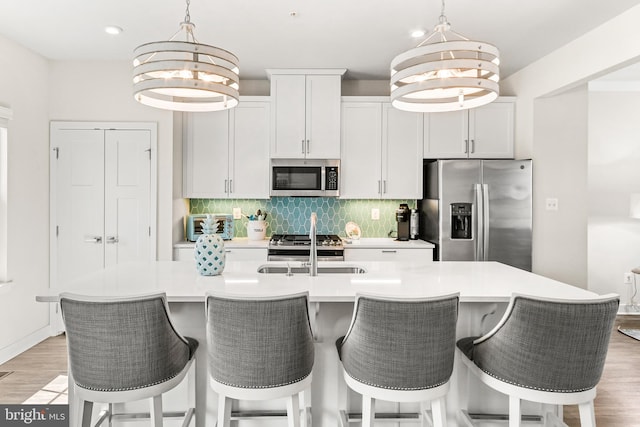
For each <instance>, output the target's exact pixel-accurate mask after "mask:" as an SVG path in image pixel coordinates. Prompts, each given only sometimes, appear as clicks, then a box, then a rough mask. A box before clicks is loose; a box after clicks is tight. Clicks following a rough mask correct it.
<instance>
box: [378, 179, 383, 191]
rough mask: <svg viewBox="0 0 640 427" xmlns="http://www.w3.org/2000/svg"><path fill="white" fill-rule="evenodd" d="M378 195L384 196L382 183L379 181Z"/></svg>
mask: <svg viewBox="0 0 640 427" xmlns="http://www.w3.org/2000/svg"><path fill="white" fill-rule="evenodd" d="M378 194H382V181H380V180H378Z"/></svg>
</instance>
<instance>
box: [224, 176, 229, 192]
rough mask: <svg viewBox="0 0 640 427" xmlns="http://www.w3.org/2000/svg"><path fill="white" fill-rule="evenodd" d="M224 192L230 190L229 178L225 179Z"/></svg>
mask: <svg viewBox="0 0 640 427" xmlns="http://www.w3.org/2000/svg"><path fill="white" fill-rule="evenodd" d="M224 192H225V193H228V192H229V180H228V179H225V180H224Z"/></svg>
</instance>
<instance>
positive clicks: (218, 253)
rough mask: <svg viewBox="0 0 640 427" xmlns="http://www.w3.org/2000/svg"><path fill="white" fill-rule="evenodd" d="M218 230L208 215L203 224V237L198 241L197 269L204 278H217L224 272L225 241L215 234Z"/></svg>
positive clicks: (195, 253)
mask: <svg viewBox="0 0 640 427" xmlns="http://www.w3.org/2000/svg"><path fill="white" fill-rule="evenodd" d="M216 228H217V226H216V224H215V222H214V221H213V219H212V218H211V215H207V218H206V219H205V220H204V221H203V222H202V235H200V237H198V240H197V241H196V248H195V252H194V256H195V260H196V269H197V270H198V273H200V274H201V275H203V276H217V275H218V274H221V273H222V272H223V271H224V265H225V251H224V240H222V238H221V237H220V236H219V235H218V234H216V233H215V230H216Z"/></svg>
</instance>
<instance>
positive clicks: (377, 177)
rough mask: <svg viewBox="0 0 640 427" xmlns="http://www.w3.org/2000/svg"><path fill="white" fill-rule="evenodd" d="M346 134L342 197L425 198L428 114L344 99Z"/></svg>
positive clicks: (343, 110) (342, 151) (343, 109)
mask: <svg viewBox="0 0 640 427" xmlns="http://www.w3.org/2000/svg"><path fill="white" fill-rule="evenodd" d="M341 137H342V148H341V156H340V158H341V162H340V166H341V184H340V197H341V198H343V199H378V198H381V199H404V198H406V199H420V198H422V144H423V142H422V138H423V121H422V114H419V113H411V112H406V111H400V110H398V109H395V108H393V107H392V106H391V104H390V103H388V102H349V101H347V102H343V104H342V135H341Z"/></svg>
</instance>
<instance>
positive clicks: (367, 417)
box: [362, 395, 376, 427]
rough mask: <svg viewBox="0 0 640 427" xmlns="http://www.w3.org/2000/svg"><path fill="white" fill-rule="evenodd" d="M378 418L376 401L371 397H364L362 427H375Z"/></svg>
mask: <svg viewBox="0 0 640 427" xmlns="http://www.w3.org/2000/svg"><path fill="white" fill-rule="evenodd" d="M375 417H376V401H375V399H374V398H373V397H371V396H364V395H363V396H362V427H373V422H374V419H375Z"/></svg>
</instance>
